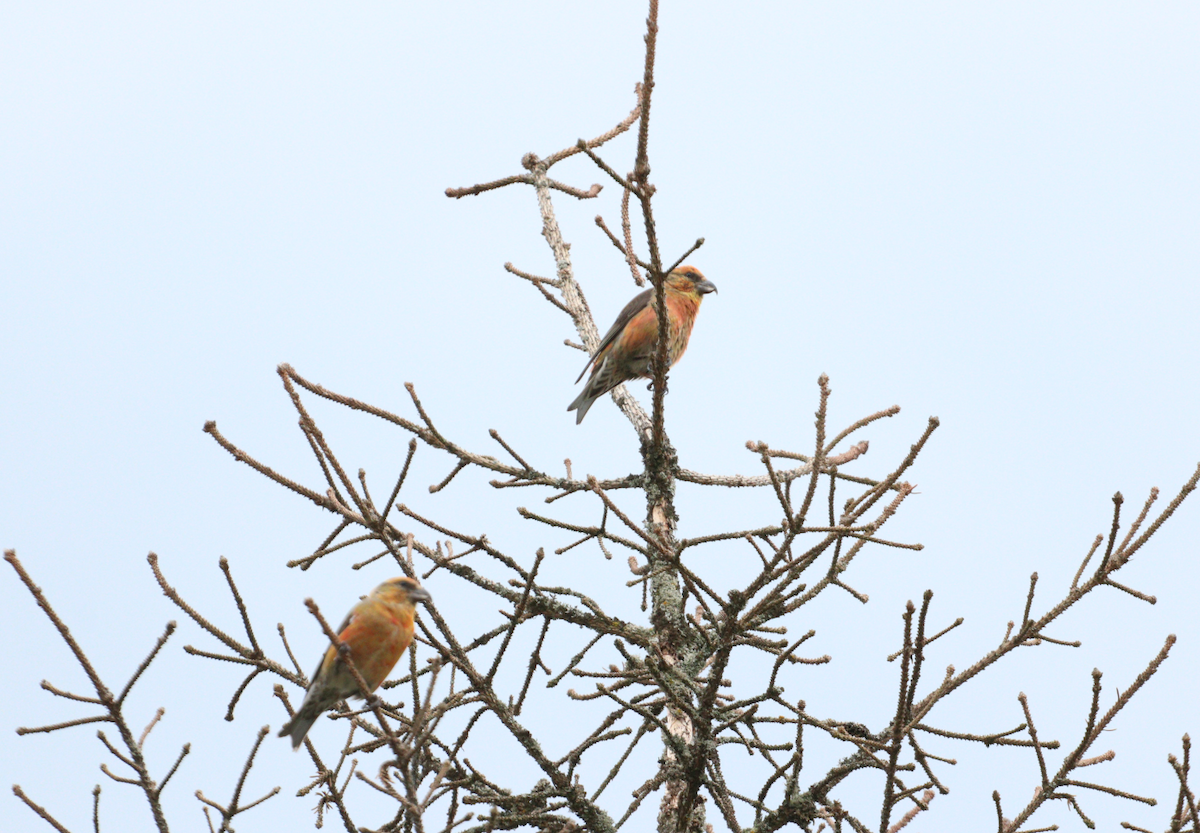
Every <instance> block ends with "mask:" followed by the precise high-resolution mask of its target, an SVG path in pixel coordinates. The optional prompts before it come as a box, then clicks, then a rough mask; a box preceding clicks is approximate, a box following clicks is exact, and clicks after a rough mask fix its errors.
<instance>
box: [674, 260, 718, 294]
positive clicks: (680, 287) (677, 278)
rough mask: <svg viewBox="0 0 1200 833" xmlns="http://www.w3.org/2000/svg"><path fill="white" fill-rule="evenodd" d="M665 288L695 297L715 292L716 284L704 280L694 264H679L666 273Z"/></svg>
mask: <svg viewBox="0 0 1200 833" xmlns="http://www.w3.org/2000/svg"><path fill="white" fill-rule="evenodd" d="M667 288H668V289H672V290H674V291H676V292H681V293H683V294H685V295H694V296H696V297H699V296H702V295H707V294H708V293H710V292H716V291H717V287H716V285H715V284H714V283H713V282H712V281H710V280H706V279H705V277H704V275H702V274H700V270H699V269H697V268H696V267H695V266H680V267H679V268H678V269H676V270H674V271H673V272H671V274H669V275H667Z"/></svg>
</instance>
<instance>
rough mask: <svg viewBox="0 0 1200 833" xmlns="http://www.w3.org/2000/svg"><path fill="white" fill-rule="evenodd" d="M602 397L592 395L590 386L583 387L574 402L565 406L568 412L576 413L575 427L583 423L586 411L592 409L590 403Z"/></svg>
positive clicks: (600, 394) (595, 394)
mask: <svg viewBox="0 0 1200 833" xmlns="http://www.w3.org/2000/svg"><path fill="white" fill-rule="evenodd" d="M603 395H604V394H602V393H593V392H592V386H591V385H590V384H589V385H584V386H583V390H582V391H580V392H579V396H576V397H575V401H574V402H572V403H571V404H570V405H568V406H567V410H568V411H578V413H577V414H575V424H576V425H578V424H579V423H581V422H583V418H584V417H585V416H587V412H588V409H589V408H591V407H592V403H593V402H595V401H596V400H597V399H599V398H600V397H601V396H603Z"/></svg>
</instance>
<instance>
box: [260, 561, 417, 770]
mask: <svg viewBox="0 0 1200 833" xmlns="http://www.w3.org/2000/svg"><path fill="white" fill-rule="evenodd" d="M431 600H432V597H431V596H430V595H429V591H427V590H426V589H425V588H424V587H422V586H421V585H420V584H418V583H417V582H416V581H415V580H414V579H411V578H408V577H407V576H400V577H398V578H393V579H388V580H387V581H385V582H384V583H383V584H381V585H379V586H378V587H376V588H375V589H374V590H372V591H371V593H370V595H368V596H364V597H363V598H362V600H361V601H359V603H358V604H356V605H355V606H354V607H352V608H351V609H350V612H349V613H348V614H346V618H345V620H343V621H342V624H341V625H339V626H338V629H337V635H338V639H339V640H340V641H341V642H342V643H344V644H346V645H348V646H349V647H350V659H351V661H352V662H353V663H354V667H355V668H356V669H358V673H359V674H361V675H362V678H363V681H364V682H366V684H367V688H368V689H370V691H375V689H377V688H379V684H380V683H382V682H383V681H384V680H385V679H386V678H387V675H388V674H389V673H390V672H391V670H392V668H393V667H394V666H395V665H396V661H397V660H399V659H400V657H401V656H403V654H404V652H405V651H406V650H408V646H409V645H410V644H412V638H413V616H414V614H415V613H416V605H417V602H428V601H431ZM362 696H363V693H362V689H361V688H360V687H359V685H358V682H357V681H356V680H355V679H354V675H353V674H351V673H350V669H349V668H347V667H346V663H345V662H344V661H343V660H342V658H341V657H340V656H339V655H338V647H337V646H336V645H330V646H329V647H328V648H327V649H326V650H325V655H324V656H323V657H321V664H320V665H318V666H317V670H316V671H314V672H313V675H312V682H310V683H309V684H308V691H307V692H306V693H305V695H304V702H303V703H301V704H300V708H299V709H298V710H297V711H296V714H295V716H294V717H293V718H292V719H291V720H289V721H288V722H287V723H285V724H284V725H283V728H282V729H280V730H279V737H281V738H282V737H288V736H291V739H292V748H293V749H299V748H300V744H301V743H303V742H304V736H305V735H307V734H308V730H309V729H310V728H311V727H312V725H313V723H315V722H316V720H317V718H318V717H320V716H321V713H322V712H324V711H325V710H326V709H329V708H331V707H332V706H333V705H334V704H336V703H337V702H338V701H339V700H344V699H346V698H347V697H362Z"/></svg>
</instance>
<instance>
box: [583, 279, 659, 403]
mask: <svg viewBox="0 0 1200 833" xmlns="http://www.w3.org/2000/svg"><path fill="white" fill-rule="evenodd" d="M653 294H654V289H653V288H651V289H645V290H642V291H641V292H639V293H638V294H637V295H634V296H633V300H632V301H630V302H629V303H628V304H626V305H625V309H623V310H621V314H620V315H618V316H617V320H616V321H614V322H613V325H612V326H611V327H609V328H608V332H607V333H605V334H604V338H602V339H600V345H599V346H598V347H597V348H596V352H595V353H593V354H592V357H591V358H590V359H588V360H587V364H585V365H584V366H583V370H581V371H580V372H579V378H577V379H576V380H575V383H576V384H579V379H582V378H583V374H584V373H587V370H588V368H589V367H591V366H592V362H593V361H595V359H596V356H599V355H600V354H601V353H602V352H604V348H605V347H608V346H609V345H610V344H612V343H613V342H614V341H616V340H617V336H618V335H620V333H621V330H623V329H625V325H626V324H628V323H629V322H630V321H631V320H632V319H633V317H634V316H635V315H637V314H638V313H639V312H641V311H642V310H644V309H645V308H646V307H647V306H649V304H650V296H651V295H653Z"/></svg>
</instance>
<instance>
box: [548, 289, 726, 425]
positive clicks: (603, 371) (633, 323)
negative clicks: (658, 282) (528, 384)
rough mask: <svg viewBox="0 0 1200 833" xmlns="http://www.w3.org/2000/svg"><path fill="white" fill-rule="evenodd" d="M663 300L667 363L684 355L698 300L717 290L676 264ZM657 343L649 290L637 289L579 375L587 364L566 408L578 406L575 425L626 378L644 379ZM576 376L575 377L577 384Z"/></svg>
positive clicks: (570, 408) (656, 314)
mask: <svg viewBox="0 0 1200 833" xmlns="http://www.w3.org/2000/svg"><path fill="white" fill-rule="evenodd" d="M663 291H664V293H665V294H664V298H665V300H666V302H667V321H668V324H669V330H668V333H669V336H670V340H669V341H668V343H667V363H668V366H670V365H674V364H675V362H677V361H679V360H680V359H681V358H683V351H684V350H686V349H687V345H688V338H689V337H690V336H691V334H692V325H693V324H694V323H695V322H696V313H697V312H699V311H700V301H701V299H702V298H703V296H705V295H707V294H708V293H709V292H716V291H717V288H716V287H715V286H713V284H712V283H711V282H710V281H707V280H705V279H704V276H703V275H701V274H700V270H699V269H697V268H696V267H694V266H680V267H679V268H678V269H676V270H674V271H673V272H671V273H670V274H669V275H667V280H666V285H665V286H664V287H663ZM657 345H658V313H657V312H656V310H655V308H654V289H653V288H651V289H647V290H646V291H645V292H641V293H639V294H638V295H637V296H636V297H635V298H634V299H633V300H632V301H630V302H629V303H628V304H626V305H625V309H623V310H621V314H620V315H618V316H617V320H616V322H615V323H614V324H613V325H612V327H611V328H610V329H609V331H608V332H607V333H606V334H605V336H604V338H603V339H601V341H600V346H599V348H597V350H596V355H594V356H592V358H591V359H590V360H589V361H588V363H587V364H586V365H584V366H583V372H581V373H580V374H579V379H582V378H583V374H584V373H587V369H588V368H589V367H591V368H592V375H591V376H589V377H588V380H587V382H586V383H585V384H584V386H583V391H582V392H581V393H580V394H579V396H577V397H576V398H575V401H574V402H572V403H571V404H570V405H568V406H567V410H568V411H574V410H578V411H579V413H578V414H576V415H575V424H576V425H578V424H579V423H581V422H583V418H584V417H585V416H587V412H588V408H590V407H592V403H593V402H595V401H596V400H597V399H599V398H600V397H601V396H603V395H604V394H606V393H608V392H609V391H610V390H612V389H613V388H615V387H616V386H617V385H619V384H621V383H622V382H628V381H629V380H630V379H649V378H650V375H651V374H650V366H651V363H652V361H653V358H654V348H655V347H656V346H657ZM579 379H576V380H575V381H576V382H577V383H578V382H579Z"/></svg>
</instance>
